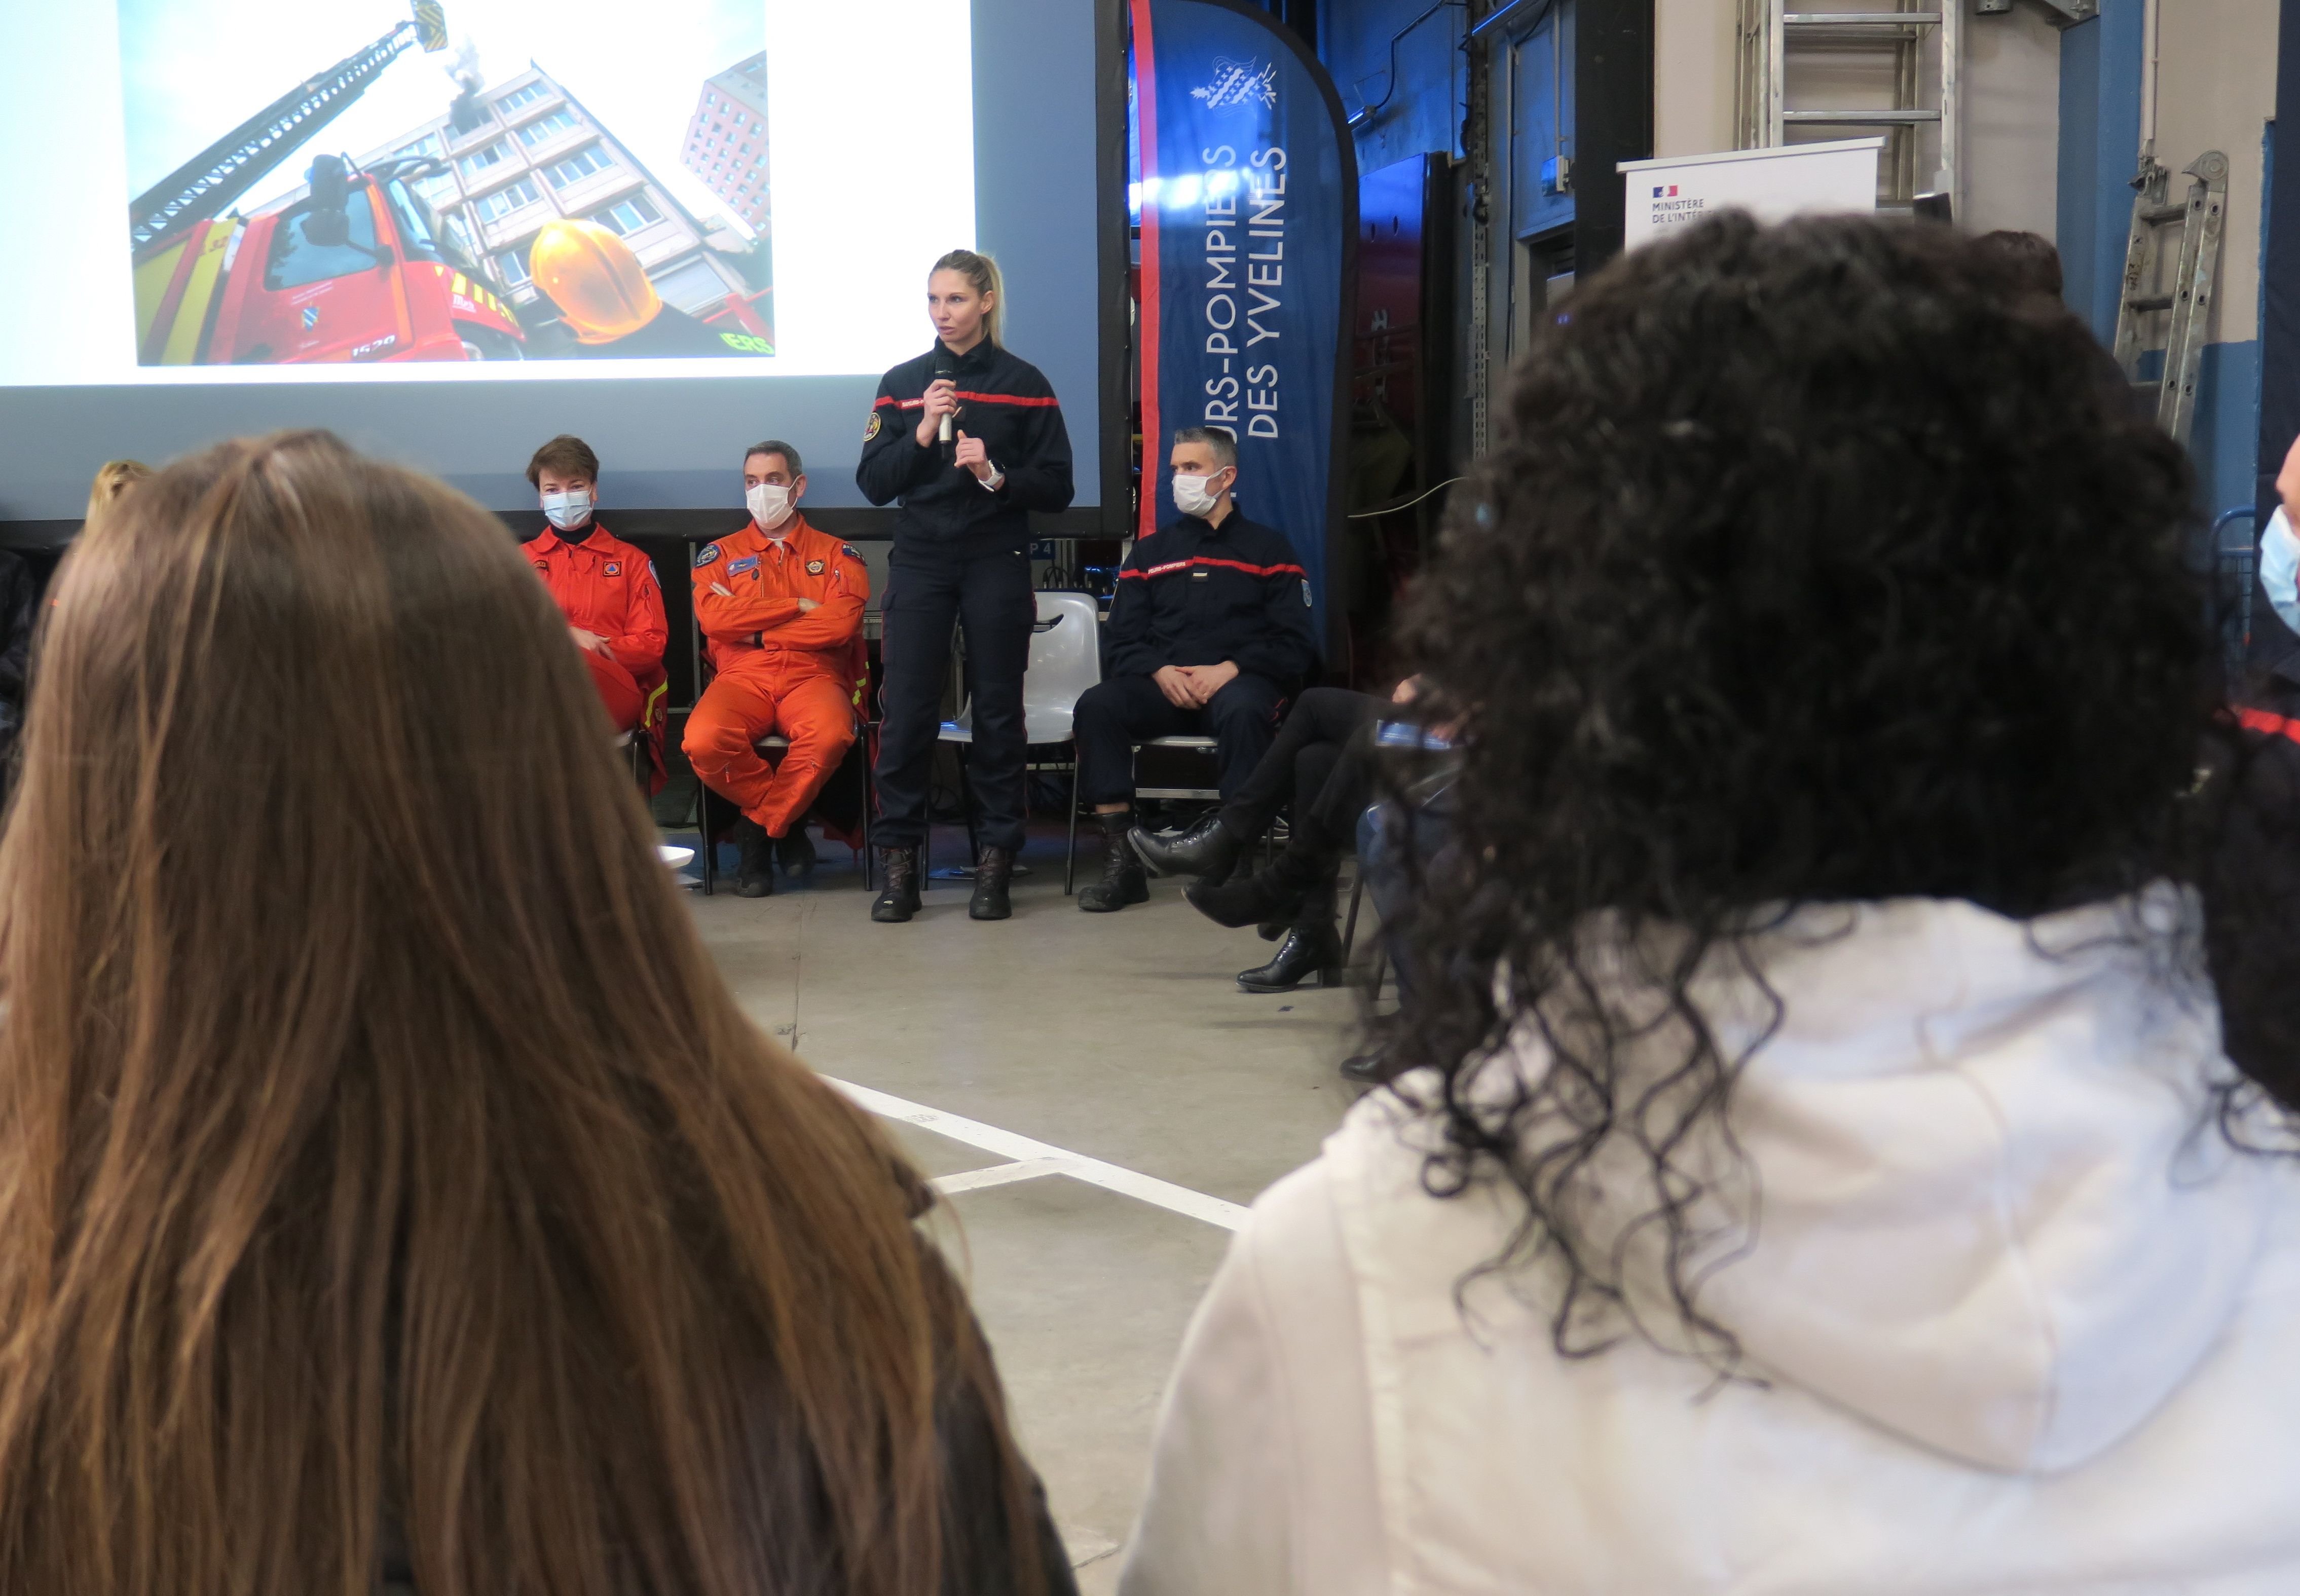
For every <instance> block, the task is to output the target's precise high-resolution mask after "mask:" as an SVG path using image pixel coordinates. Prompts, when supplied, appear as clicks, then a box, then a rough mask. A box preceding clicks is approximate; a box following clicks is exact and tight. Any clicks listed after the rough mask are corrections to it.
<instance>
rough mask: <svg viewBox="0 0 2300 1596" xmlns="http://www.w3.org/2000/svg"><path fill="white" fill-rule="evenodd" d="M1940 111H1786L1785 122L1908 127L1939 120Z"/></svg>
mask: <svg viewBox="0 0 2300 1596" xmlns="http://www.w3.org/2000/svg"><path fill="white" fill-rule="evenodd" d="M1940 115H1941V113H1940V112H1938V111H1784V112H1781V120H1782V121H1785V122H1819V123H1825V124H1827V125H1829V126H1831V127H1838V128H1907V127H1913V126H1915V125H1916V124H1917V123H1919V122H1937V121H1940Z"/></svg>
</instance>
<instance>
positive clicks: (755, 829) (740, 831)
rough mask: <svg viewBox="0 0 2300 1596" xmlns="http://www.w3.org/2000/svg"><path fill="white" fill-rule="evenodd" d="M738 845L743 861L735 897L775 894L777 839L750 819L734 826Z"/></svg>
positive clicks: (738, 865)
mask: <svg viewBox="0 0 2300 1596" xmlns="http://www.w3.org/2000/svg"><path fill="white" fill-rule="evenodd" d="M735 845H736V847H737V848H739V849H740V850H742V858H741V860H740V861H739V862H737V864H736V866H735V895H736V896H737V897H738V898H763V897H766V896H767V895H768V894H771V893H772V892H773V891H774V890H775V839H774V838H772V837H771V836H769V835H767V828H766V827H763V826H762V825H760V824H759V823H758V822H757V821H756V820H754V819H751V817H750V816H748V815H745V816H744V817H743V818H742V819H739V820H737V821H736V822H735Z"/></svg>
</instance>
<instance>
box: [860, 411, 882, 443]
mask: <svg viewBox="0 0 2300 1596" xmlns="http://www.w3.org/2000/svg"><path fill="white" fill-rule="evenodd" d="M877 436H879V412H878V411H876V410H873V411H871V420H869V421H868V422H866V423H865V424H864V426H863V428H862V441H863V442H864V443H866V444H867V443H869V442H870V441H871V439H872V438H874V437H877Z"/></svg>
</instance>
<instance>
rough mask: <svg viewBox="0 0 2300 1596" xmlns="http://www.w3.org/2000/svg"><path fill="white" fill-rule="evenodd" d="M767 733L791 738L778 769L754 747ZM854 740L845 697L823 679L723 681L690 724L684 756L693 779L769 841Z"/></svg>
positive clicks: (735, 677) (731, 677)
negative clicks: (756, 825)
mask: <svg viewBox="0 0 2300 1596" xmlns="http://www.w3.org/2000/svg"><path fill="white" fill-rule="evenodd" d="M769 733H775V734H778V735H779V736H784V737H787V738H788V739H790V748H789V750H788V751H787V752H785V753H784V755H783V757H782V762H781V764H780V765H779V766H773V765H770V764H768V763H767V761H765V760H764V759H762V758H761V757H760V756H759V753H758V751H757V750H756V749H755V748H754V746H753V744H754V743H756V742H757V741H758V739H759V738H761V737H763V736H767V735H768V734H769ZM853 741H854V703H853V702H852V700H851V699H850V698H849V696H848V691H847V689H846V687H844V686H841V685H840V684H839V683H837V682H835V681H832V680H830V679H829V678H828V677H804V678H802V679H800V680H797V681H793V682H789V683H785V682H782V681H780V680H778V679H776V678H774V677H754V676H751V675H749V674H746V673H743V672H732V673H729V674H726V675H722V676H721V677H719V678H718V679H717V680H715V681H713V682H712V684H711V686H709V687H707V688H705V689H704V693H703V697H702V699H701V701H700V702H697V703H696V706H695V711H694V713H692V714H691V715H689V716H688V717H687V743H686V747H687V760H688V761H689V762H690V763H692V764H693V765H694V767H695V773H696V775H697V776H699V777H702V778H703V781H704V785H705V786H708V787H710V789H711V790H712V792H714V793H716V794H719V795H720V796H721V797H722V798H725V799H726V800H728V801H729V802H731V803H734V804H735V805H737V807H739V808H740V809H741V810H742V811H743V813H744V814H746V815H747V816H748V817H750V819H754V820H755V821H757V822H758V823H759V824H760V825H761V826H762V827H766V829H767V831H768V833H769V835H773V836H781V835H784V834H785V833H786V832H787V831H788V829H789V828H790V826H791V824H792V822H793V821H795V820H796V819H798V818H799V817H800V816H801V815H804V813H806V809H807V805H808V804H810V803H812V802H814V795H815V794H817V793H819V792H821V790H822V784H823V783H824V782H825V781H828V780H829V778H830V773H831V772H832V771H833V770H835V769H837V768H838V761H839V757H840V756H841V755H842V754H844V753H845V752H846V745H847V744H850V743H852V742H853Z"/></svg>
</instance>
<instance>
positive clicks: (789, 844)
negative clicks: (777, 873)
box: [775, 820, 821, 881]
mask: <svg viewBox="0 0 2300 1596" xmlns="http://www.w3.org/2000/svg"><path fill="white" fill-rule="evenodd" d="M775 862H776V863H777V864H779V865H780V866H782V868H783V874H784V875H786V876H787V877H790V878H791V879H792V880H794V881H804V880H805V879H806V878H807V877H810V876H812V875H813V874H814V867H815V866H816V865H817V864H819V863H820V862H821V860H819V859H818V858H817V857H816V855H815V852H814V839H813V838H812V837H810V836H809V835H806V822H805V821H804V820H793V821H792V822H791V828H790V830H789V831H788V832H787V833H785V834H784V835H781V836H779V837H777V838H776V839H775Z"/></svg>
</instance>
